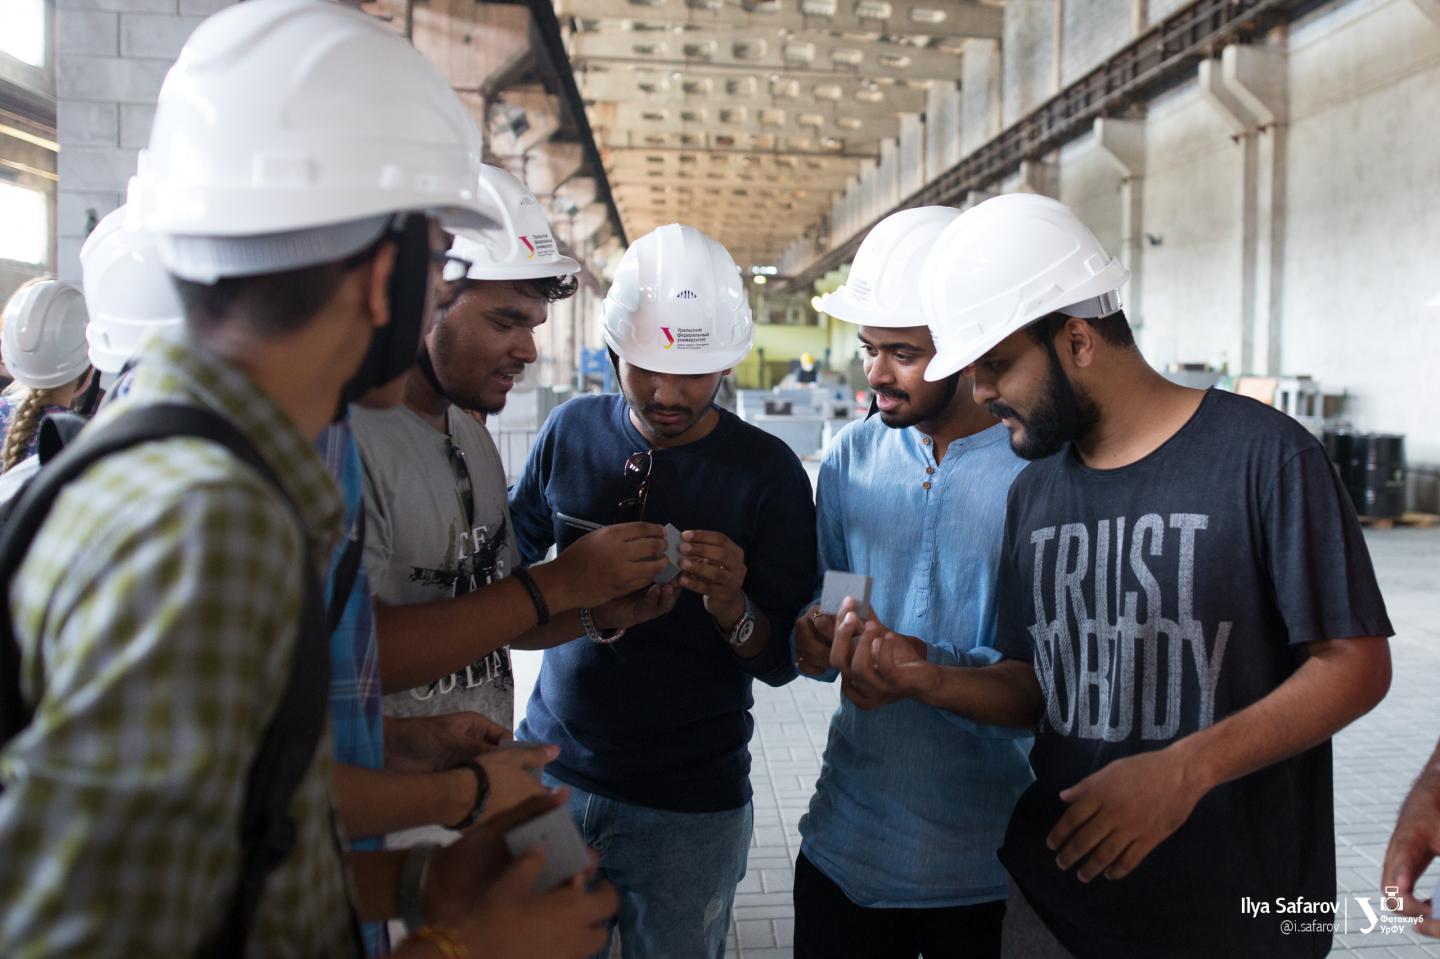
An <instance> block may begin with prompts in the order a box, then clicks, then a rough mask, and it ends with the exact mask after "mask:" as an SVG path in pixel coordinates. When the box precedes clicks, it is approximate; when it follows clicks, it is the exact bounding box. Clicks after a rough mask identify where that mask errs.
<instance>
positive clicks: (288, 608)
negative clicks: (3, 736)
mask: <svg viewBox="0 0 1440 959" xmlns="http://www.w3.org/2000/svg"><path fill="white" fill-rule="evenodd" d="M157 402H185V403H193V404H194V405H197V406H203V407H206V408H209V409H211V410H214V411H216V412H218V413H220V414H222V415H224V416H226V417H227V418H229V419H230V420H231V421H232V422H234V423H235V424H236V425H237V426H238V427H239V428H240V430H241V431H242V432H243V433H244V434H245V435H246V436H247V437H248V438H249V439H250V440H251V441H252V442H253V443H254V444H255V446H256V448H257V449H258V450H259V451H260V453H261V455H263V456H264V457H265V459H266V461H267V462H268V463H269V464H270V465H271V467H272V468H273V469H274V471H275V473H276V475H277V476H279V477H281V478H282V481H283V482H284V483H285V485H286V488H287V489H288V491H289V492H290V495H291V497H292V498H293V499H294V501H295V504H296V506H297V507H298V508H299V510H300V513H301V517H302V520H303V523H304V525H305V527H306V532H307V534H308V536H309V539H310V546H311V553H310V555H308V556H307V555H305V553H304V544H303V542H302V540H301V537H300V534H299V531H298V530H297V529H296V526H295V522H294V519H293V515H292V513H291V512H290V510H289V508H288V507H287V506H286V505H285V503H284V502H283V501H282V500H281V498H280V497H278V496H277V495H276V493H275V491H274V490H273V489H272V488H271V487H270V486H269V484H268V483H267V482H266V481H265V480H264V479H263V478H262V477H261V476H259V475H258V474H257V473H255V472H254V470H252V469H251V468H250V467H248V466H246V465H245V464H243V463H241V462H240V461H239V460H237V459H235V458H234V457H233V456H231V455H230V453H228V452H227V451H226V450H225V449H223V448H222V447H220V446H217V445H215V444H213V443H209V442H206V441H203V440H197V439H173V440H164V441H159V442H154V443H148V444H145V445H143V446H140V447H136V448H134V449H132V450H128V451H125V452H121V453H117V454H114V455H112V456H110V457H108V458H107V459H105V460H102V461H101V462H99V463H98V464H96V465H95V466H93V467H91V468H90V469H89V470H88V471H87V472H86V473H85V474H84V475H83V476H81V477H80V478H79V479H77V480H76V481H74V482H73V483H71V484H70V486H69V487H68V488H67V489H66V490H65V492H64V493H63V494H62V495H61V497H60V499H59V501H58V502H57V503H56V505H55V508H54V511H53V512H52V513H51V516H50V517H49V519H48V520H47V521H46V523H45V525H44V527H43V528H42V529H41V531H40V534H39V535H38V536H37V537H36V539H35V542H34V544H33V545H32V546H31V549H30V553H29V555H28V556H27V558H26V560H25V562H24V564H23V565H22V566H21V568H20V571H19V574H18V575H17V577H16V579H15V581H14V584H13V587H12V591H11V595H10V598H9V601H10V614H11V616H12V617H13V621H14V623H15V627H16V634H17V637H18V638H19V640H20V645H21V650H22V655H23V674H22V688H23V690H24V694H25V697H26V700H27V701H28V702H30V703H33V704H34V705H35V718H34V721H33V722H32V724H31V725H30V726H29V727H27V728H26V729H25V730H24V731H23V732H22V733H21V734H20V735H19V736H17V737H16V738H15V739H14V740H12V741H11V742H10V743H9V744H8V745H7V746H6V747H5V749H4V750H3V752H0V779H3V782H4V784H5V791H4V793H3V794H0V850H3V852H0V903H3V904H4V908H3V909H0V955H4V956H7V957H16V959H21V957H27V956H42V955H53V954H60V953H63V954H66V955H85V956H104V955H113V956H158V955H171V956H184V955H191V954H193V953H194V952H195V949H196V947H197V946H198V944H199V943H201V942H202V941H204V940H205V938H206V937H207V936H208V935H209V934H210V933H211V932H212V931H213V930H214V929H215V927H216V926H217V924H218V922H219V921H220V919H221V917H222V916H223V915H224V913H225V910H226V907H227V906H228V904H229V902H230V898H231V894H232V892H233V890H234V886H235V881H236V877H237V875H238V871H239V865H240V858H241V847H240V843H239V841H238V838H237V830H238V827H237V822H238V819H239V814H240V807H241V802H242V800H243V797H244V795H245V784H246V776H247V772H248V770H249V767H250V763H251V760H252V758H253V757H254V755H255V751H256V749H257V747H258V745H259V743H260V740H261V736H262V734H263V730H264V727H265V724H266V723H267V722H268V721H269V719H270V717H271V715H272V714H273V713H274V710H275V707H276V705H277V703H278V702H279V698H280V695H281V692H282V690H283V689H284V687H285V684H286V681H287V679H288V676H289V670H290V662H291V655H292V651H293V648H294V643H295V641H296V633H297V624H298V622H299V614H300V603H301V591H302V578H301V576H300V569H301V565H300V564H302V563H305V562H310V563H311V564H312V565H313V566H314V567H315V568H316V569H317V570H323V569H324V567H325V565H326V561H327V560H328V558H329V556H330V554H331V550H332V548H333V546H334V544H335V543H336V541H337V539H338V537H339V535H340V532H341V523H342V507H341V500H340V496H339V493H338V492H337V490H336V488H335V483H334V482H333V481H332V480H331V478H330V477H329V475H328V474H327V473H326V470H325V465H324V463H323V462H322V460H321V459H320V457H319V456H318V455H317V453H316V450H315V447H314V445H313V443H312V442H311V441H310V440H308V439H307V438H306V437H304V436H303V435H301V433H300V431H299V430H298V429H297V428H296V426H295V424H294V423H293V422H292V421H291V420H290V419H289V417H287V416H286V415H285V413H284V412H283V411H282V410H281V409H280V408H279V407H278V406H277V405H276V404H275V402H274V401H273V400H272V399H271V398H270V397H269V396H268V395H267V394H266V393H265V392H263V391H262V390H261V389H260V388H259V387H258V386H257V385H256V384H255V383H254V382H252V381H251V380H250V379H249V378H248V377H247V376H246V375H245V374H244V373H242V372H241V371H240V370H238V369H237V368H235V367H234V366H232V365H230V364H229V363H227V362H226V361H224V360H223V359H221V358H219V357H217V356H215V355H214V354H212V353H209V352H207V351H206V350H204V349H203V348H201V347H200V346H198V345H197V344H196V343H195V342H194V341H193V340H189V339H185V338H181V339H176V340H161V341H158V342H155V343H152V344H151V346H150V347H149V348H148V349H147V351H146V353H145V355H144V358H143V361H142V362H141V364H140V366H139V367H138V368H137V370H136V372H135V374H134V380H133V384H132V386H131V389H130V392H129V393H128V394H127V395H126V396H125V397H124V398H123V399H121V400H119V401H117V402H116V403H115V404H114V405H113V406H112V407H111V408H109V409H107V410H106V411H104V412H102V414H101V415H100V417H98V418H97V421H96V424H95V426H96V427H100V428H103V426H104V423H105V422H106V421H108V420H110V419H113V418H114V417H115V416H117V415H118V414H119V413H121V412H122V411H124V410H126V409H130V408H133V407H135V406H137V405H141V404H148V403H157ZM92 428H94V427H92ZM332 761H333V760H332V758H331V745H330V742H329V735H328V732H327V735H326V741H325V742H322V743H321V744H320V746H319V748H318V749H317V751H316V755H315V762H314V764H313V766H312V768H311V770H310V772H309V774H308V775H307V777H306V779H305V781H304V782H303V783H302V785H301V787H300V789H299V791H298V793H297V795H296V798H295V803H294V807H293V810H292V811H293V815H294V818H295V823H296V827H297V831H298V836H297V840H296V845H295V849H294V851H293V852H292V854H291V855H290V857H289V859H288V860H287V861H286V862H285V863H284V864H283V865H281V866H280V867H279V868H278V869H277V870H276V871H275V872H274V873H272V874H271V876H270V879H269V881H268V882H267V884H266V887H265V894H264V897H263V899H262V902H261V906H260V911H259V914H258V916H257V919H256V924H255V927H254V929H253V931H252V934H251V939H250V947H249V952H250V954H251V955H253V956H265V957H286V956H305V957H313V956H342V955H343V956H354V955H355V954H356V949H357V948H358V946H357V943H356V942H355V941H354V938H353V934H352V931H351V926H350V920H349V910H348V906H347V897H348V896H349V895H350V890H349V886H348V880H347V870H346V866H345V863H344V862H343V860H342V858H341V853H340V852H339V849H338V847H337V843H336V836H335V835H334V833H333V828H334V827H333V822H334V818H333V815H332V814H333V793H332V789H331V782H330V774H331V768H332Z"/></svg>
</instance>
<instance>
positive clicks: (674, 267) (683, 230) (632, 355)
mask: <svg viewBox="0 0 1440 959" xmlns="http://www.w3.org/2000/svg"><path fill="white" fill-rule="evenodd" d="M600 308H601V311H602V320H603V324H602V325H603V327H604V332H605V342H606V343H608V344H609V346H610V348H611V349H612V350H614V351H615V352H616V353H617V354H619V356H620V358H621V359H623V360H624V361H625V362H627V363H631V364H634V365H635V366H638V367H640V368H641V369H645V370H650V371H652V372H655V373H678V374H693V373H716V372H719V371H720V370H726V369H730V368H731V367H733V366H735V365H736V364H737V363H739V362H740V361H741V360H743V359H744V358H745V356H746V354H748V353H749V352H750V347H751V346H752V345H753V344H754V342H755V324H754V322H753V321H752V319H751V317H750V302H749V300H747V299H746V297H745V284H744V282H743V281H742V280H741V279H740V268H739V267H737V266H736V265H735V261H734V260H733V259H731V258H730V254H729V252H727V251H726V249H725V247H723V246H721V245H720V244H719V243H717V242H716V241H715V240H712V239H711V238H710V237H708V236H706V235H705V234H704V233H701V232H700V231H699V230H697V229H695V228H694V227H693V226H682V225H681V224H679V223H671V224H670V225H668V226H662V227H660V228H658V229H655V230H652V231H650V232H649V233H647V234H645V235H644V236H642V237H641V238H640V239H638V240H636V241H635V242H634V243H633V244H631V246H630V248H629V249H628V250H626V251H625V255H624V256H623V257H622V258H621V260H620V266H619V268H618V269H617V270H616V271H615V282H613V283H611V284H610V291H609V292H608V293H606V294H605V301H604V303H602V304H601V307H600Z"/></svg>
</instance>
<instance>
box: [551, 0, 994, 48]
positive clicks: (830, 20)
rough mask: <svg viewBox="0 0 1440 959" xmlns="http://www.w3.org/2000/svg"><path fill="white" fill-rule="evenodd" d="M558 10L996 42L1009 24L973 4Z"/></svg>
mask: <svg viewBox="0 0 1440 959" xmlns="http://www.w3.org/2000/svg"><path fill="white" fill-rule="evenodd" d="M555 9H556V12H558V13H559V14H560V16H562V17H563V16H571V17H575V18H576V19H578V20H628V21H640V22H645V23H654V24H667V25H682V24H683V25H691V26H703V27H748V28H756V29H762V30H792V31H799V30H833V31H835V32H837V33H879V34H900V35H905V36H933V37H975V38H981V39H987V40H994V39H998V38H999V37H1000V32H1001V28H1002V26H1003V25H1004V19H1005V10H1004V8H1003V7H999V6H992V5H989V4H983V3H976V2H974V0H928V2H927V0H884V2H867V3H861V2H856V0H772V2H768V3H759V4H755V5H754V9H753V10H747V9H746V8H745V7H744V6H742V5H741V4H740V3H739V2H736V0H730V2H724V0H703V2H700V3H694V4H693V5H692V3H687V2H685V0H661V2H658V3H657V2H646V0H640V2H636V0H556V3H555Z"/></svg>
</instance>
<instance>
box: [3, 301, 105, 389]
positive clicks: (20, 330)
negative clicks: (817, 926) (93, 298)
mask: <svg viewBox="0 0 1440 959" xmlns="http://www.w3.org/2000/svg"><path fill="white" fill-rule="evenodd" d="M87 322H88V320H87V317H86V313H85V298H84V297H83V296H81V295H80V291H79V290H77V289H75V287H73V286H71V285H70V284H69V283H61V282H60V281H59V280H31V281H30V282H29V283H26V284H25V285H24V286H22V287H20V289H18V290H16V291H15V293H14V295H13V296H11V297H10V300H9V302H7V303H6V304H5V313H4V324H5V327H4V330H3V331H0V352H3V355H4V359H5V368H6V369H8V370H9V371H10V375H11V376H13V377H14V378H15V382H17V383H19V384H20V385H21V386H24V387H27V388H29V389H32V390H48V389H54V388H55V387H57V386H64V385H65V384H67V383H73V382H74V381H75V380H76V379H78V378H79V377H80V374H81V373H84V372H85V370H87V369H88V368H89V366H90V358H89V357H88V356H87V355H86V353H85V324H86V323H87Z"/></svg>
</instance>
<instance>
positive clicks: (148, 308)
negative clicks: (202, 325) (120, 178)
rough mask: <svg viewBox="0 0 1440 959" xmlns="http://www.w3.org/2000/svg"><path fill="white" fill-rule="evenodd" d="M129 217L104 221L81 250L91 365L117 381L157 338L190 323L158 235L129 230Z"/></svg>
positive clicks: (120, 211)
mask: <svg viewBox="0 0 1440 959" xmlns="http://www.w3.org/2000/svg"><path fill="white" fill-rule="evenodd" d="M127 213H128V211H127V210H126V209H125V207H123V206H122V207H120V208H119V209H118V210H116V211H115V212H113V213H111V214H110V215H109V216H107V217H105V219H103V220H101V221H100V224H99V225H98V226H97V227H95V229H94V231H92V232H91V234H90V236H89V237H88V238H87V239H86V240H85V245H84V246H82V247H81V248H80V268H81V270H82V271H83V274H84V285H85V302H86V304H87V305H88V306H89V308H90V327H89V329H88V330H87V331H86V336H87V338H88V340H89V342H90V363H91V365H92V366H94V367H95V368H96V369H97V370H99V371H100V372H101V373H103V374H107V375H112V376H113V375H114V374H117V373H119V372H120V371H121V370H122V369H124V367H125V364H126V363H128V362H130V360H131V358H133V357H134V356H135V354H136V353H138V352H139V351H140V347H141V345H143V344H144V342H145V341H146V340H147V339H149V338H150V337H151V336H152V335H154V334H155V333H157V332H159V331H161V330H168V329H177V328H179V327H180V326H181V324H183V323H184V318H185V309H184V307H183V306H182V305H181V303H180V296H179V294H177V293H176V292H175V284H174V283H173V282H171V280H170V276H169V274H167V273H166V272H165V267H164V265H163V264H161V262H160V248H159V245H158V244H157V242H156V239H155V235H154V234H153V233H146V232H142V231H139V230H132V229H128V228H127V227H126V224H125V221H126V216H127Z"/></svg>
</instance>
